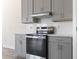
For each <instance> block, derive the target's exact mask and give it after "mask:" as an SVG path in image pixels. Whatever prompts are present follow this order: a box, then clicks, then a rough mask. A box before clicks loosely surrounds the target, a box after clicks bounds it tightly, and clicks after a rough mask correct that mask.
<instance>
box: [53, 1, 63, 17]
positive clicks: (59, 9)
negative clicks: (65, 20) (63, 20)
mask: <svg viewBox="0 0 79 59" xmlns="http://www.w3.org/2000/svg"><path fill="white" fill-rule="evenodd" d="M53 12H54V13H55V16H56V17H63V0H53Z"/></svg>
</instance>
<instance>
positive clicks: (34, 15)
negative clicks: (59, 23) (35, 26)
mask: <svg viewBox="0 0 79 59" xmlns="http://www.w3.org/2000/svg"><path fill="white" fill-rule="evenodd" d="M51 16H52V12H45V13H38V14H32V15H31V17H38V18H39V17H51Z"/></svg>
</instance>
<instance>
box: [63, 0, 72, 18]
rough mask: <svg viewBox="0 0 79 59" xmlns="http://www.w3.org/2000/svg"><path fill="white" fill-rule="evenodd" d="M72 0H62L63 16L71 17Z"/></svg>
mask: <svg viewBox="0 0 79 59" xmlns="http://www.w3.org/2000/svg"><path fill="white" fill-rule="evenodd" d="M72 1H73V0H64V17H72V12H73V11H72V10H73V9H72Z"/></svg>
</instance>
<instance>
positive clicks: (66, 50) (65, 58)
mask: <svg viewBox="0 0 79 59" xmlns="http://www.w3.org/2000/svg"><path fill="white" fill-rule="evenodd" d="M71 52H72V50H71V43H63V44H62V59H72V58H71V57H72V53H71Z"/></svg>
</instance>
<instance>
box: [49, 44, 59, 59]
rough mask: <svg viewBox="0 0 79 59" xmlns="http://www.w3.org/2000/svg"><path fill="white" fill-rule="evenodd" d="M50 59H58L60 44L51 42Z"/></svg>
mask: <svg viewBox="0 0 79 59" xmlns="http://www.w3.org/2000/svg"><path fill="white" fill-rule="evenodd" d="M49 59H58V43H57V42H49Z"/></svg>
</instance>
